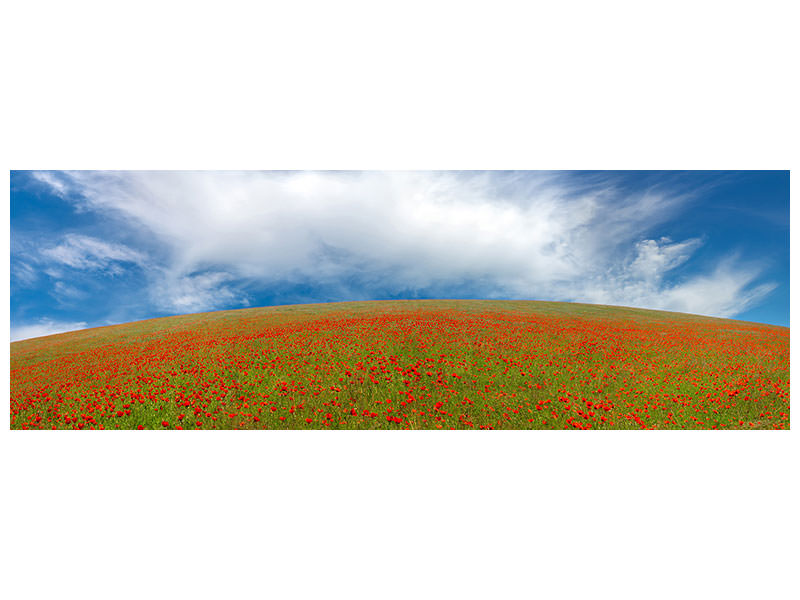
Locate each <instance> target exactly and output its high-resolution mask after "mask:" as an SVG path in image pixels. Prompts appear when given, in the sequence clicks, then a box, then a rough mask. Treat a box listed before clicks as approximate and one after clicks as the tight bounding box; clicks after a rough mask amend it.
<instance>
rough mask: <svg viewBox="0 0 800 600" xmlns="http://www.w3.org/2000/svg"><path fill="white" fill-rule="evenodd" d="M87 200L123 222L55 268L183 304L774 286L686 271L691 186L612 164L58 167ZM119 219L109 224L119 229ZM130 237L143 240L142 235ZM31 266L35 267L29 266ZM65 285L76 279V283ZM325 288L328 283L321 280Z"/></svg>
mask: <svg viewBox="0 0 800 600" xmlns="http://www.w3.org/2000/svg"><path fill="white" fill-rule="evenodd" d="M35 176H36V177H37V179H38V180H39V181H40V182H42V183H43V184H45V185H47V186H49V188H50V189H51V191H52V192H53V193H56V194H58V195H60V196H61V197H62V198H64V199H65V200H67V201H69V202H71V203H73V205H74V206H75V208H76V209H77V210H80V211H91V212H93V213H96V214H99V215H102V216H103V217H104V218H105V219H107V220H108V222H109V224H113V228H112V227H110V228H109V231H124V232H125V233H126V239H127V240H129V241H128V243H127V244H126V243H123V242H121V241H119V240H118V239H114V238H113V236H112V237H109V238H104V239H99V238H96V237H91V236H85V235H77V234H68V235H65V236H64V237H63V238H62V239H59V240H57V241H56V243H54V244H52V245H51V246H48V247H47V248H44V249H42V250H41V251H40V255H39V257H38V260H39V261H41V262H42V263H43V264H47V265H50V268H57V267H64V266H68V267H69V268H72V269H81V270H101V271H104V272H106V273H112V274H113V273H114V272H115V271H119V270H122V269H126V268H134V267H135V268H140V269H142V270H143V272H145V273H146V276H147V289H146V294H147V295H148V298H149V301H150V302H151V303H152V304H153V305H154V306H157V307H158V308H159V309H161V310H165V311H171V312H175V313H183V312H196V311H201V310H210V309H215V308H223V307H232V306H245V305H248V304H249V303H250V301H251V298H252V294H253V290H258V289H271V290H280V289H288V288H296V287H298V286H301V287H303V286H305V288H307V289H309V290H312V291H310V292H309V295H310V296H311V297H313V294H314V293H324V297H321V298H317V299H319V300H348V299H369V298H388V297H399V296H403V297H447V296H451V297H452V296H462V297H463V296H472V297H486V298H525V299H542V300H564V301H577V302H595V303H603V304H617V305H625V306H638V307H644V308H654V309H663V310H674V311H681V312H691V313H699V314H706V315H713V316H723V317H729V316H734V315H736V314H738V313H740V312H742V311H744V310H746V309H747V308H748V307H751V306H753V305H754V304H756V303H758V302H759V301H760V300H762V299H763V298H764V297H765V296H766V295H767V294H768V293H769V292H770V291H771V290H772V289H773V288H774V287H775V286H774V285H773V284H760V285H755V282H756V280H757V279H758V277H759V275H760V273H761V269H760V267H759V265H757V264H752V263H749V264H745V263H742V262H741V261H740V260H739V259H738V258H737V257H735V256H730V257H724V258H723V259H721V260H720V261H718V263H717V264H716V265H712V266H711V267H710V268H709V269H708V270H707V271H700V272H698V271H696V270H693V271H691V273H689V272H688V271H687V272H686V273H683V272H682V271H680V269H681V268H682V267H684V266H685V265H687V264H688V263H690V262H691V259H692V257H693V256H694V255H695V253H696V252H697V251H698V249H699V248H701V247H702V245H703V241H702V237H701V235H698V237H693V238H689V239H683V240H677V241H673V240H671V239H669V238H665V237H661V236H659V235H657V232H658V228H659V225H660V224H662V223H664V222H666V221H668V220H669V219H671V218H674V217H675V216H676V215H678V214H679V213H680V211H681V210H684V209H685V207H686V203H687V202H689V201H690V196H689V195H687V194H678V193H675V192H670V191H669V190H659V189H649V190H645V191H641V190H639V191H630V190H627V191H626V190H625V189H623V188H621V187H619V186H618V185H616V183H615V181H614V180H613V178H611V177H603V176H597V177H595V178H594V179H592V180H586V179H583V180H580V181H578V180H575V179H571V178H569V177H566V176H565V175H563V174H551V173H495V172H489V173H485V172H483V173H471V172H363V173H350V172H66V173H56V172H46V173H40V174H36V175H35ZM110 235H111V234H110ZM130 240H135V243H131V242H130ZM24 274H25V275H28V276H29V277H31V276H32V275H30V274H29V273H27V272H25V273H24ZM65 289H66V288H64V289H62V292H64V293H67V292H66V291H65ZM313 290H316V291H317V292H314V291H313Z"/></svg>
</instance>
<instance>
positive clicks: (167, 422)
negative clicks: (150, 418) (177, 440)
mask: <svg viewBox="0 0 800 600" xmlns="http://www.w3.org/2000/svg"><path fill="white" fill-rule="evenodd" d="M161 426H162V427H169V421H161Z"/></svg>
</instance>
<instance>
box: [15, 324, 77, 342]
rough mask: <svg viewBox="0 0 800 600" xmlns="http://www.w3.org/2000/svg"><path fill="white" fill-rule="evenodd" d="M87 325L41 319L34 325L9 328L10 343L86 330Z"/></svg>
mask: <svg viewBox="0 0 800 600" xmlns="http://www.w3.org/2000/svg"><path fill="white" fill-rule="evenodd" d="M86 327H88V325H87V323H86V322H84V321H79V322H74V323H69V322H63V321H53V320H52V319H41V320H39V321H37V322H35V323H28V324H25V325H15V326H12V327H11V330H10V334H11V341H12V342H16V341H18V340H27V339H29V338H35V337H40V336H45V335H54V334H56V333H65V332H67V331H75V330H77V329H86Z"/></svg>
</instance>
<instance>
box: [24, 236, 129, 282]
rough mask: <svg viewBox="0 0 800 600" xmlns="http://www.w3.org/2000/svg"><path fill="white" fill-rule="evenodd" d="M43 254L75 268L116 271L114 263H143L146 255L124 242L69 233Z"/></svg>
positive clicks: (47, 248) (44, 250)
mask: <svg viewBox="0 0 800 600" xmlns="http://www.w3.org/2000/svg"><path fill="white" fill-rule="evenodd" d="M40 253H41V255H42V256H43V257H45V258H47V259H50V260H52V261H54V262H57V263H61V264H63V265H67V266H68V267H72V268H74V269H106V270H109V271H110V272H111V273H114V272H116V269H117V267H116V266H115V265H114V263H117V262H130V263H135V264H138V265H142V264H144V262H145V256H144V254H142V253H141V252H138V251H136V250H132V249H131V248H128V247H127V246H125V245H123V244H114V243H109V242H106V241H103V240H100V239H97V238H93V237H89V236H86V235H78V234H67V235H65V236H64V238H63V240H62V241H61V242H60V243H59V244H57V245H55V246H51V247H46V248H43V249H42V250H41V251H40Z"/></svg>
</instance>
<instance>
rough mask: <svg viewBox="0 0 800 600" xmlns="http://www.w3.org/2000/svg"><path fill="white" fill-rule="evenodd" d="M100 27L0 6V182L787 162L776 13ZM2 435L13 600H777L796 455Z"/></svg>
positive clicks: (480, 15)
mask: <svg viewBox="0 0 800 600" xmlns="http://www.w3.org/2000/svg"><path fill="white" fill-rule="evenodd" d="M110 6H111V5H108V4H107V3H102V2H96V1H93V2H85V1H78V2H75V3H68V4H64V3H56V2H38V3H37V2H29V3H16V5H14V6H10V7H8V8H5V9H4V13H5V16H4V19H3V20H4V22H5V23H7V24H8V27H7V29H8V31H7V33H6V35H4V36H3V38H4V39H3V41H2V44H3V52H2V55H3V56H4V64H5V65H6V69H5V75H6V82H7V84H8V88H7V91H6V92H5V94H4V98H3V107H4V110H3V117H4V119H5V126H4V131H5V133H4V134H3V136H2V152H3V165H4V167H3V169H4V177H6V178H7V177H8V170H9V169H28V168H91V169H107V168H122V169H135V168H168V169H178V168H191V169H207V168H215V169H219V168H235V169H252V168H259V169H261V168H266V169H281V168H290V169H295V168H297V169H299V168H322V169H339V168H347V169H447V168H454V169H472V168H481V169H483V168H499V169H508V168H520V169H621V168H624V169H641V168H645V169H650V168H655V169H682V168H702V169H759V168H767V169H790V168H792V167H793V166H794V165H796V164H797V161H796V158H797V157H796V151H797V150H796V141H797V139H798V136H797V133H798V132H797V128H796V118H795V116H794V115H795V112H796V110H795V107H794V106H793V104H794V102H795V100H796V93H795V92H794V90H795V89H796V88H795V87H794V84H795V79H796V76H795V75H794V73H795V71H796V65H795V64H794V63H793V62H792V61H791V59H790V57H791V56H792V55H793V52H792V50H793V49H794V50H796V47H795V46H794V44H793V43H792V40H793V39H796V32H794V31H792V26H791V23H792V22H793V19H792V18H791V14H790V11H789V6H790V5H789V3H788V2H765V3H762V4H760V5H759V6H758V7H756V6H755V5H752V6H751V5H747V6H738V5H730V4H729V3H718V2H697V1H695V2H673V3H670V4H669V5H666V4H665V5H663V6H659V5H643V4H641V3H636V2H606V3H589V2H574V3H563V4H559V5H555V4H553V5H551V6H548V7H543V6H540V5H535V4H527V3H526V4H523V3H519V4H517V3H511V2H495V3H492V4H491V5H490V4H488V3H486V4H477V3H472V4H470V3H455V2H453V3H445V2H438V3H432V2H424V3H423V2H410V3H404V4H402V5H400V4H397V5H393V6H388V5H378V4H375V3H368V2H339V3H321V2H300V3H283V4H277V3H276V4H262V5H255V4H253V5H250V4H246V3H244V2H231V3H228V4H226V5H225V7H224V8H223V7H222V5H199V4H197V3H188V2H174V3H165V2H158V3H156V2H149V1H148V2H143V3H137V4H135V5H134V4H130V5H128V6H127V7H125V8H111V7H110ZM115 6H118V5H115ZM5 181H6V182H7V179H6V180H5ZM6 189H8V188H6ZM793 204H794V202H793ZM794 213H795V211H792V218H793V220H795V218H796V217H795V215H794ZM6 215H8V211H6ZM6 218H8V217H6ZM793 225H795V227H792V230H795V229H796V222H795V223H793ZM4 231H5V232H8V226H6V228H5V230H4ZM792 263H793V264H794V263H795V261H794V260H793V261H792ZM7 269H8V261H6V262H5V263H3V282H4V284H5V285H7V283H8V272H7ZM7 297H8V296H4V298H7ZM4 302H6V300H4ZM5 307H6V314H7V315H8V304H5ZM6 322H8V319H7V320H6ZM4 352H5V351H4ZM8 364H9V361H8V356H7V355H5V360H4V361H3V375H4V380H5V381H6V382H7V381H8V371H7V369H8ZM7 389H8V388H7ZM4 418H5V419H6V421H5V428H4V429H3V430H2V432H1V433H2V456H3V473H2V481H3V482H4V483H5V485H4V488H5V493H4V494H3V496H4V502H3V504H4V509H5V515H6V523H7V524H8V527H7V528H6V531H5V532H4V535H3V538H4V541H3V543H4V546H5V548H4V550H5V558H6V560H5V561H3V564H4V566H5V569H6V573H5V575H6V576H5V578H4V582H5V583H4V587H5V588H6V589H7V590H8V593H7V594H6V595H7V596H8V597H13V598H15V599H16V598H53V597H58V598H81V599H92V598H107V597H109V596H113V597H115V598H140V597H142V596H145V595H146V596H147V597H151V598H174V597H192V598H195V597H199V598H218V597H221V596H226V597H228V596H229V597H255V596H259V597H261V596H266V595H270V596H275V597H326V598H327V597H342V598H345V597H346V598H348V599H350V598H374V597H392V598H395V597H396V598H407V597H410V596H414V597H431V598H439V597H443V596H447V597H458V598H462V597H473V598H478V597H480V598H485V597H521V596H525V597H529V596H531V595H537V596H541V597H543V598H563V597H577V598H586V597H591V598H615V599H618V598H641V597H648V598H675V597H678V596H680V597H683V598H685V597H689V598H707V597H725V598H751V597H754V596H760V597H768V598H784V597H787V598H788V597H790V595H795V594H796V588H794V586H793V582H792V581H791V580H790V573H791V572H792V570H793V569H792V567H793V566H794V565H793V564H792V563H791V562H790V561H791V559H792V557H793V556H794V554H793V551H792V550H791V547H790V546H789V544H790V543H791V544H793V543H794V541H795V540H796V536H797V520H796V508H795V507H796V506H797V500H798V498H797V494H796V491H795V490H794V486H793V481H794V480H795V473H796V470H797V468H796V462H795V460H794V459H793V457H794V456H796V455H797V435H796V434H795V432H793V431H792V432H784V433H768V432H765V433H748V434H741V433H734V432H729V433H707V432H706V433H703V432H700V433H685V434H677V433H651V434H636V433H624V432H620V433H612V434H605V435H596V434H592V435H580V434H569V435H568V434H559V433H545V432H540V433H536V434H523V433H522V432H508V433H502V434H494V435H479V434H478V435H471V434H432V433H414V434H411V435H378V434H375V433H371V432H367V433H355V432H354V433H351V434H332V433H323V432H319V433H316V434H308V433H294V434H281V435H274V436H273V435H269V436H265V435H258V434H247V433H233V432H222V433H216V434H197V435H195V434H189V435H180V436H179V435H164V434H160V435H158V434H151V433H148V434H145V435H142V434H138V432H124V433H116V434H114V433H107V434H105V435H103V434H82V435H70V434H69V433H50V434H35V433H23V432H9V431H8V420H7V419H8V416H7V415H6V416H5V417H4Z"/></svg>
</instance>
